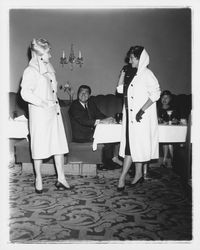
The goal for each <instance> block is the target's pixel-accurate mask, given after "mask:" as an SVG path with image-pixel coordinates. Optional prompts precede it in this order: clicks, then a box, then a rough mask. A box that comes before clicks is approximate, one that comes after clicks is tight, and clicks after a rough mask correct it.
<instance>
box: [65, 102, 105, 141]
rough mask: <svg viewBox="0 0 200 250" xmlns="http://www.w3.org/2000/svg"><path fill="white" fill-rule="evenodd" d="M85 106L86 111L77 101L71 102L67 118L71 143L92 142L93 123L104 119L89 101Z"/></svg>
mask: <svg viewBox="0 0 200 250" xmlns="http://www.w3.org/2000/svg"><path fill="white" fill-rule="evenodd" d="M87 106H88V111H87V110H86V109H85V108H84V107H83V106H82V104H81V103H80V102H79V101H78V100H75V101H73V102H72V104H71V106H70V109H69V116H70V121H71V127H72V141H74V142H89V141H92V140H93V133H94V128H95V127H94V124H95V121H96V120H97V119H104V118H106V116H105V115H104V114H103V113H101V111H100V110H99V109H98V107H97V106H96V104H95V103H94V102H93V101H91V100H90V99H89V100H88V103H87Z"/></svg>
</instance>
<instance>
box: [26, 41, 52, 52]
mask: <svg viewBox="0 0 200 250" xmlns="http://www.w3.org/2000/svg"><path fill="white" fill-rule="evenodd" d="M50 48H51V47H50V43H49V42H48V41H47V40H46V39H44V38H39V39H35V38H34V39H33V40H32V42H31V45H30V49H31V51H34V52H35V53H36V54H39V55H42V54H44V52H45V51H46V50H48V49H50Z"/></svg>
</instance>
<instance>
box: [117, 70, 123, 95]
mask: <svg viewBox="0 0 200 250" xmlns="http://www.w3.org/2000/svg"><path fill="white" fill-rule="evenodd" d="M124 76H125V72H124V71H123V70H122V71H121V74H120V76H119V81H118V84H117V92H118V93H120V94H122V93H123V88H124V87H123V86H124Z"/></svg>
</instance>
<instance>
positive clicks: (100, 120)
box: [90, 102, 115, 125]
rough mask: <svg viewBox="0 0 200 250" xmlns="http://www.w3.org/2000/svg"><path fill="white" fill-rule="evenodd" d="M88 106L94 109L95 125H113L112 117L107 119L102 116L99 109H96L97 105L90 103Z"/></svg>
mask: <svg viewBox="0 0 200 250" xmlns="http://www.w3.org/2000/svg"><path fill="white" fill-rule="evenodd" d="M90 105H92V106H93V109H94V112H93V114H94V116H95V119H96V122H95V125H97V124H99V123H107V124H108V123H113V122H114V121H115V119H114V118H113V117H107V116H106V115H104V114H103V113H102V112H101V111H100V110H99V108H98V107H97V105H96V104H95V103H94V102H91V103H90Z"/></svg>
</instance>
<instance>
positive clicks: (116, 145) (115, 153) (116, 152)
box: [112, 143, 123, 166]
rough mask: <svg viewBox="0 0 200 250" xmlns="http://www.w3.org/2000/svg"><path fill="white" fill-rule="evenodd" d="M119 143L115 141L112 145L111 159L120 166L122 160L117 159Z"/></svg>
mask: <svg viewBox="0 0 200 250" xmlns="http://www.w3.org/2000/svg"><path fill="white" fill-rule="evenodd" d="M119 145H120V144H119V143H116V144H115V145H114V153H113V154H114V156H113V158H112V161H113V162H115V163H117V164H118V165H120V166H122V165H123V162H122V161H121V160H120V159H119V157H118V155H119Z"/></svg>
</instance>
